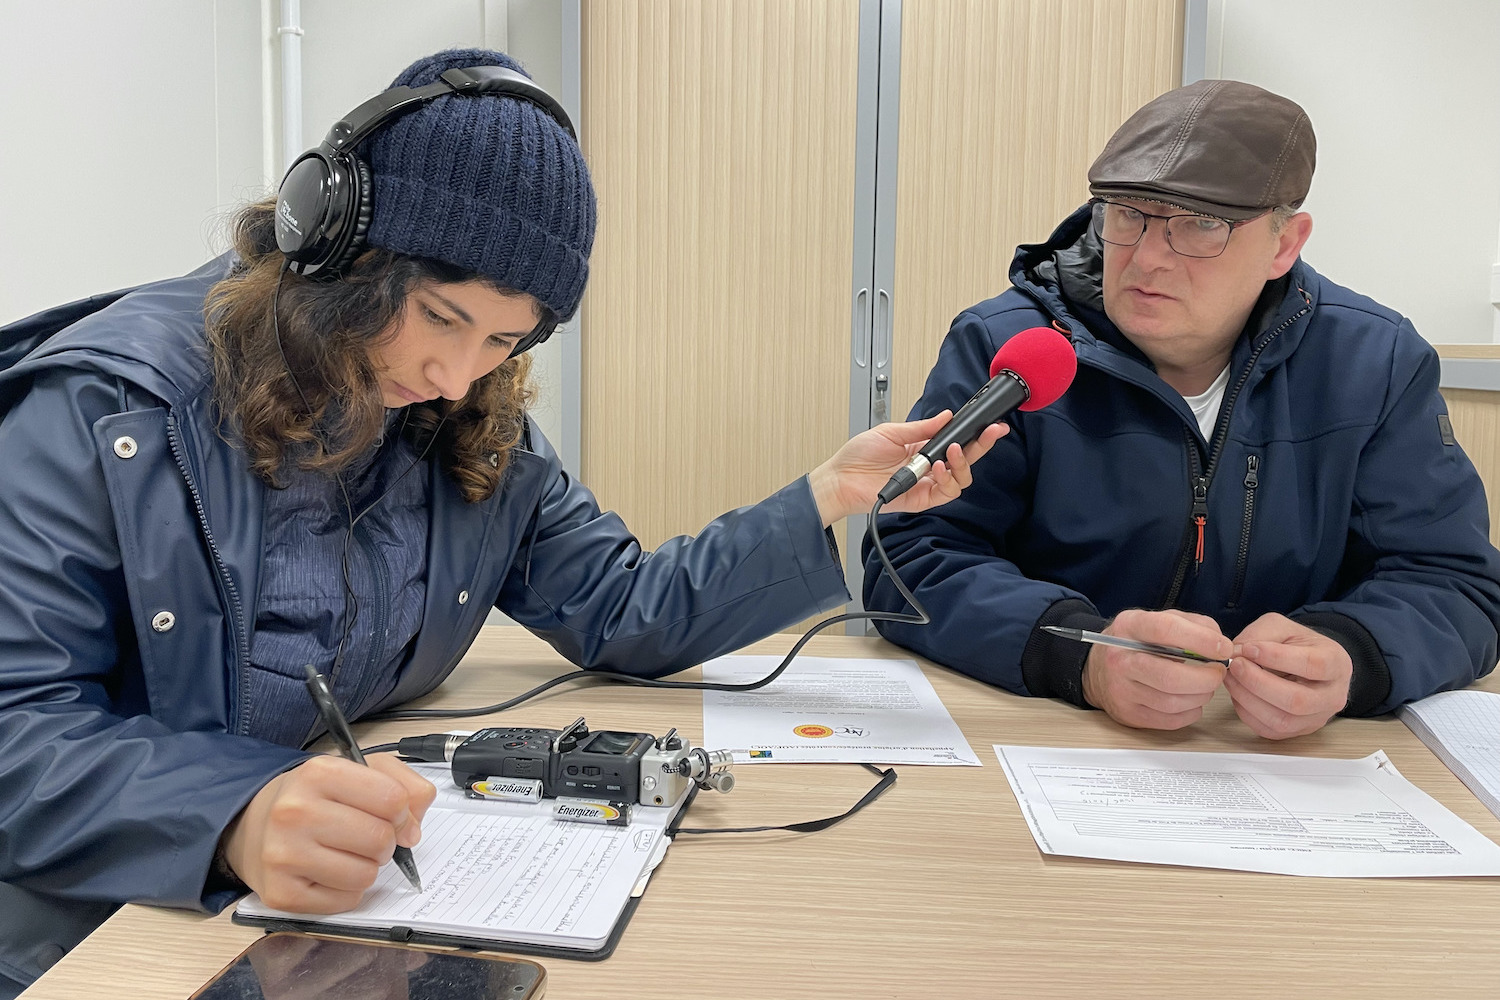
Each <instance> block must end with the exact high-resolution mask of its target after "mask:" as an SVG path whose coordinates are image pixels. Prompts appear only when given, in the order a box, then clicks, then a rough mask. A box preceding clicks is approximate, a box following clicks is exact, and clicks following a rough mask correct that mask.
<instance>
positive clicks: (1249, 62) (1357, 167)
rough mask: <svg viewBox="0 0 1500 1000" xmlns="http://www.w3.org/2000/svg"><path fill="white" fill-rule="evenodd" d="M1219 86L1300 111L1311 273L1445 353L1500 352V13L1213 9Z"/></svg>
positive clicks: (1306, 3)
mask: <svg viewBox="0 0 1500 1000" xmlns="http://www.w3.org/2000/svg"><path fill="white" fill-rule="evenodd" d="M1208 32H1209V37H1208V46H1207V67H1206V70H1207V72H1206V75H1207V76H1210V77H1222V78H1228V79H1235V80H1245V81H1247V82H1250V83H1254V84H1258V85H1260V86H1262V87H1265V88H1267V89H1268V90H1272V91H1275V92H1276V93H1279V94H1283V95H1285V96H1287V97H1289V98H1291V99H1292V100H1294V101H1296V102H1298V103H1299V104H1301V105H1302V106H1303V107H1304V108H1305V109H1306V110H1307V113H1308V115H1309V116H1310V117H1311V118H1312V122H1313V128H1314V130H1315V132H1316V133H1317V138H1318V167H1317V173H1316V174H1315V176H1314V178H1313V186H1312V191H1311V193H1310V194H1309V195H1308V199H1307V203H1306V205H1305V207H1306V209H1307V210H1308V211H1309V212H1310V213H1311V214H1312V216H1313V220H1314V222H1313V236H1312V239H1311V240H1310V241H1309V243H1308V245H1307V249H1306V250H1305V251H1304V257H1305V258H1306V259H1307V261H1308V262H1309V263H1311V264H1312V265H1313V267H1315V268H1317V269H1318V270H1319V271H1320V272H1322V273H1323V274H1325V275H1327V276H1328V277H1330V278H1332V279H1333V280H1335V281H1338V282H1340V283H1341V284H1345V285H1348V286H1350V287H1352V288H1354V289H1355V290H1356V291H1360V292H1363V293H1364V294H1366V295H1369V296H1371V297H1372V298H1375V299H1377V300H1378V301H1380V302H1383V303H1384V304H1386V305H1388V306H1390V307H1392V308H1394V309H1397V310H1400V311H1401V312H1403V313H1405V314H1406V315H1407V316H1409V317H1411V319H1412V321H1413V322H1414V323H1415V324H1416V327H1417V330H1418V331H1419V332H1420V333H1421V334H1422V335H1423V336H1424V337H1426V338H1427V339H1428V340H1429V341H1431V342H1433V343H1491V342H1495V343H1500V314H1497V308H1496V306H1497V304H1500V269H1497V258H1500V250H1497V238H1500V2H1496V0H1422V2H1415V0H1211V2H1210V5H1209V12H1208Z"/></svg>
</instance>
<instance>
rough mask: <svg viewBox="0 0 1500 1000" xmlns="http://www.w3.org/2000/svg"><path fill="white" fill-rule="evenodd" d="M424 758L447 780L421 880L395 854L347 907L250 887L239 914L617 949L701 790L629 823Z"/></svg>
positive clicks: (544, 949) (360, 930) (515, 943)
mask: <svg viewBox="0 0 1500 1000" xmlns="http://www.w3.org/2000/svg"><path fill="white" fill-rule="evenodd" d="M415 767H416V769H417V770H418V771H420V772H424V773H426V776H427V777H428V778H429V779H431V780H432V782H433V784H435V785H437V787H438V798H437V800H436V801H435V802H433V804H432V807H431V808H430V809H429V810H428V811H427V815H426V817H424V819H423V822H422V842H421V843H420V844H418V845H417V846H416V847H414V848H412V854H413V856H414V858H415V860H416V863H417V869H418V871H419V872H420V873H421V877H422V891H421V892H418V891H417V890H415V889H413V888H412V887H411V886H410V885H409V884H408V883H407V881H406V878H405V876H403V875H402V874H401V872H400V870H399V869H397V867H396V866H395V865H386V866H385V867H384V868H382V869H381V871H380V875H379V877H378V878H377V879H376V881H375V885H374V886H372V887H371V888H370V890H369V891H368V892H366V893H365V896H364V898H363V899H362V900H361V901H360V904H359V906H357V907H355V908H354V909H352V910H349V911H347V912H344V913H336V914H333V915H323V914H306V913H290V912H287V911H285V910H277V909H273V908H271V907H269V906H267V905H265V903H263V902H262V901H261V899H260V897H259V896H258V895H256V894H254V893H251V894H250V895H249V896H247V897H245V898H244V899H243V900H241V901H240V903H239V906H238V907H237V908H236V909H235V913H234V920H235V922H236V923H246V924H259V925H263V926H266V927H268V928H269V929H272V930H304V931H318V932H321V933H325V934H347V935H352V936H355V937H373V938H379V939H381V940H388V941H410V942H414V943H420V944H437V945H449V946H458V947H469V948H490V949H499V950H504V951H518V952H523V953H529V954H541V955H549V956H553V957H565V958H583V959H600V958H607V957H608V956H609V954H610V953H611V952H613V951H614V947H615V944H616V943H617V942H618V941H619V938H620V934H621V932H622V931H623V930H624V927H625V924H626V923H627V922H628V921H629V919H630V916H631V914H632V913H634V912H635V907H636V903H637V901H638V899H639V897H640V894H641V892H643V891H644V890H645V886H646V881H647V879H648V878H649V877H650V875H651V873H652V872H653V871H654V870H655V868H656V866H657V865H658V864H659V863H660V862H661V860H662V858H663V856H664V855H665V853H666V849H667V846H668V845H669V844H670V842H671V836H672V833H673V831H674V830H675V829H676V826H677V823H678V822H679V820H680V817H681V815H682V813H683V811H684V809H685V807H686V804H687V802H688V801H689V800H690V799H691V798H692V795H691V794H689V795H687V796H684V797H683V800H682V801H681V802H679V803H678V804H677V806H675V807H655V806H642V807H637V808H635V809H634V810H633V812H632V813H631V817H630V823H629V825H628V826H607V825H597V824H593V823H575V822H564V821H559V820H557V819H554V818H553V806H554V802H555V800H552V799H543V800H542V801H541V802H536V803H528V802H496V801H492V800H487V799H480V800H475V799H469V798H467V797H465V796H464V794H463V792H462V791H460V790H459V789H458V788H455V787H454V785H453V780H452V778H451V777H450V776H449V775H448V773H447V767H446V766H439V767H436V768H434V767H432V766H431V765H426V766H424V765H415ZM429 772H430V773H429Z"/></svg>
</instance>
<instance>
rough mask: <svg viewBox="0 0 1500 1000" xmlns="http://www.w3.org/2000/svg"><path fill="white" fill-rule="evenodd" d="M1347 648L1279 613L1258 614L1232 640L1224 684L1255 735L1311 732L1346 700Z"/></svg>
mask: <svg viewBox="0 0 1500 1000" xmlns="http://www.w3.org/2000/svg"><path fill="white" fill-rule="evenodd" d="M1353 676H1354V663H1353V662H1352V661H1351V660H1350V659H1349V651H1348V650H1346V649H1345V648H1344V647H1343V646H1341V645H1340V644H1339V643H1337V642H1335V641H1334V640H1332V639H1330V638H1328V637H1327V636H1326V635H1323V634H1322V633H1320V632H1314V631H1313V630H1312V629H1310V628H1306V627H1305V626H1302V625H1298V624H1297V623H1296V622H1294V621H1292V620H1291V619H1290V618H1287V617H1285V616H1283V615H1278V614H1268V615H1262V616H1260V617H1259V618H1257V619H1256V620H1255V621H1253V622H1251V623H1250V625H1249V626H1248V627H1247V628H1246V629H1245V630H1244V631H1243V632H1241V633H1240V634H1239V635H1237V636H1235V639H1234V661H1233V663H1232V664H1231V665H1230V667H1229V673H1228V676H1226V677H1225V678H1224V687H1225V689H1226V690H1228V691H1229V697H1230V698H1231V699H1232V700H1233V701H1234V710H1235V713H1236V714H1238V715H1239V717H1240V719H1241V720H1243V721H1244V723H1245V725H1247V726H1249V727H1250V728H1251V729H1253V730H1255V734H1256V735H1257V736H1264V737H1265V738H1266V739H1268V740H1284V739H1289V738H1291V737H1293V736H1305V735H1307V734H1308V733H1315V732H1317V731H1318V730H1319V729H1322V728H1323V727H1324V726H1325V725H1327V724H1328V720H1329V719H1331V718H1333V717H1334V716H1335V715H1337V714H1338V713H1339V712H1340V711H1342V710H1343V708H1344V706H1345V705H1347V704H1348V703H1349V682H1350V680H1351V679H1352V678H1353Z"/></svg>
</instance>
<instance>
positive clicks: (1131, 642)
mask: <svg viewBox="0 0 1500 1000" xmlns="http://www.w3.org/2000/svg"><path fill="white" fill-rule="evenodd" d="M1042 631H1043V632H1051V633H1052V634H1053V635H1058V636H1062V637H1063V638H1064V639H1072V640H1074V641H1076V642H1087V643H1092V644H1094V645H1097V646H1118V647H1119V648H1121V649H1133V650H1135V651H1136V652H1138V653H1151V654H1152V655H1154V656H1168V657H1171V658H1172V659H1174V660H1194V661H1197V662H1199V663H1222V664H1224V666H1226V667H1227V666H1229V661H1228V660H1221V659H1219V658H1218V657H1216V656H1204V655H1203V654H1202V653H1195V652H1193V651H1192V650H1191V649H1178V648H1177V647H1176V646H1163V645H1162V644H1161V643H1159V642H1145V641H1143V640H1141V639H1126V638H1124V637H1123V636H1118V635H1105V634H1104V633H1103V632H1090V631H1089V630H1088V629H1086V628H1063V627H1061V626H1059V625H1043V626H1042Z"/></svg>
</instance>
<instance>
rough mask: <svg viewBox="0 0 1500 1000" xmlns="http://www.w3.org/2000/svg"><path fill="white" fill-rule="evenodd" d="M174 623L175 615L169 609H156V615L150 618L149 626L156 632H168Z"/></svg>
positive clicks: (175, 621)
mask: <svg viewBox="0 0 1500 1000" xmlns="http://www.w3.org/2000/svg"><path fill="white" fill-rule="evenodd" d="M176 624H177V616H176V615H174V614H172V612H170V611H158V612H157V613H156V617H154V618H152V619H151V627H152V628H154V629H156V631H158V632H170V631H172V626H173V625H176Z"/></svg>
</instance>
